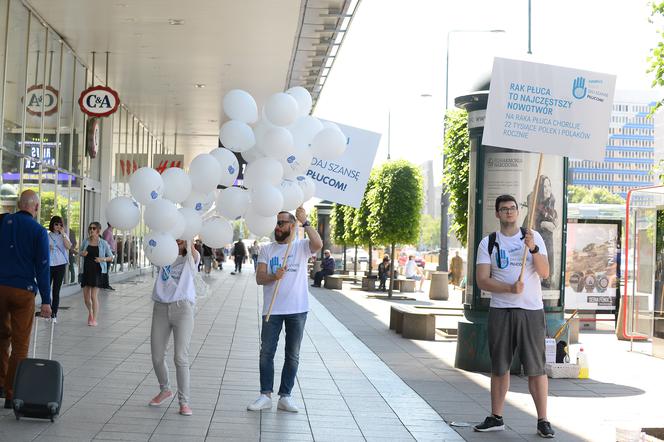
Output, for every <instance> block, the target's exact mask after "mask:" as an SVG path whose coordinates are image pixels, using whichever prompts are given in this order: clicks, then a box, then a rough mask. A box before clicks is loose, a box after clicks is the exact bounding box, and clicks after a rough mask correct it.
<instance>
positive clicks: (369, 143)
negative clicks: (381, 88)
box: [306, 120, 380, 207]
mask: <svg viewBox="0 0 664 442" xmlns="http://www.w3.org/2000/svg"><path fill="white" fill-rule="evenodd" d="M321 121H322V120H321ZM336 124H337V125H338V126H339V128H341V130H342V132H343V133H344V134H345V135H346V140H347V142H346V151H345V152H344V154H343V155H342V156H341V157H340V158H337V159H335V160H323V159H320V158H316V157H314V158H313V159H312V160H311V165H310V166H309V170H307V174H306V175H307V176H308V177H309V178H311V179H313V180H314V183H315V184H316V193H315V194H314V196H316V197H317V198H320V199H322V200H328V201H332V202H333V203H339V204H344V205H346V206H352V207H360V202H361V201H362V197H363V196H364V189H366V187H367V181H368V180H369V174H370V173H371V168H372V167H373V163H374V159H375V158H376V151H377V150H378V143H379V142H380V134H378V133H375V132H370V131H368V130H363V129H358V128H356V127H352V126H346V125H343V124H339V123H336Z"/></svg>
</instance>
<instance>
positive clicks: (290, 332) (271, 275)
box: [247, 207, 323, 413]
mask: <svg viewBox="0 0 664 442" xmlns="http://www.w3.org/2000/svg"><path fill="white" fill-rule="evenodd" d="M296 222H300V224H302V227H304V231H305V232H306V234H307V236H308V237H309V239H299V240H293V243H292V245H291V249H290V252H289V253H288V257H287V259H286V262H285V263H284V262H283V261H284V255H285V254H286V250H287V249H288V241H289V238H291V235H294V232H295V229H296V228H297V225H296ZM274 238H275V239H276V242H273V243H270V244H268V245H267V246H264V247H262V248H261V250H260V254H259V256H258V268H257V270H256V282H257V283H258V285H262V286H263V321H261V322H262V326H263V327H262V330H261V350H260V359H259V368H260V382H261V394H260V396H259V397H258V399H256V400H255V401H254V402H253V403H251V404H249V405H248V406H247V409H248V410H252V411H258V410H264V409H268V408H272V391H273V387H274V354H275V353H276V351H277V343H278V342H279V334H280V333H281V329H282V325H283V327H284V328H285V329H286V348H285V351H286V356H285V360H284V367H283V369H282V370H281V385H280V386H279V396H280V397H279V403H278V405H277V407H278V408H279V409H281V410H285V411H291V412H294V413H296V412H297V411H298V408H297V406H296V405H295V404H294V403H293V400H292V398H291V390H292V389H293V385H294V384H295V375H296V374H297V367H298V364H299V359H300V344H301V343H302V337H303V335H304V324H305V322H306V321H307V312H308V311H309V284H308V281H309V279H308V275H307V262H308V261H309V258H310V257H311V255H313V254H314V253H316V252H317V251H318V250H320V249H321V248H322V247H323V241H322V240H321V238H320V235H319V234H318V232H317V231H316V229H314V228H313V227H311V224H309V221H307V213H306V212H305V211H304V209H303V208H302V207H299V208H298V209H297V210H296V211H295V216H293V214H291V213H289V212H280V213H279V215H277V226H276V227H275V228H274ZM279 280H281V282H280V285H279V291H278V293H276V294H275V295H274V296H276V298H275V301H274V306H273V307H272V312H271V315H270V320H269V321H268V322H265V317H266V315H267V313H268V309H269V306H270V303H271V302H272V296H273V293H274V287H275V284H276V283H277V281H279Z"/></svg>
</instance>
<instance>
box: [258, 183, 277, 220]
mask: <svg viewBox="0 0 664 442" xmlns="http://www.w3.org/2000/svg"><path fill="white" fill-rule="evenodd" d="M283 206H284V197H283V195H282V194H281V191H280V190H279V188H278V187H275V186H272V185H270V184H267V183H261V184H259V185H257V186H255V187H254V188H253V189H252V191H251V211H252V212H255V213H256V214H257V215H260V216H272V215H276V214H277V213H279V212H280V211H281V208H282V207H283Z"/></svg>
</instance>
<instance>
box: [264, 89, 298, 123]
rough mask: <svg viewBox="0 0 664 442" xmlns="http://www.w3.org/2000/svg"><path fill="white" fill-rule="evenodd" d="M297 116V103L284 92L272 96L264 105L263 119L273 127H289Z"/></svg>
mask: <svg viewBox="0 0 664 442" xmlns="http://www.w3.org/2000/svg"><path fill="white" fill-rule="evenodd" d="M297 116H298V106H297V101H295V98H293V97H292V96H291V95H288V94H286V93H284V92H277V93H276V94H273V95H272V96H271V97H270V98H268V100H267V103H265V117H266V118H267V120H268V121H269V122H270V123H272V124H274V125H275V126H289V125H291V124H293V122H294V121H295V119H296V118H297Z"/></svg>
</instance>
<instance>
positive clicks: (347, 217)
mask: <svg viewBox="0 0 664 442" xmlns="http://www.w3.org/2000/svg"><path fill="white" fill-rule="evenodd" d="M341 208H342V210H343V213H344V224H345V225H346V228H345V229H344V236H343V242H344V243H345V244H346V245H348V246H355V245H358V243H357V238H356V237H355V229H353V222H354V221H355V216H357V209H356V208H355V207H351V206H341Z"/></svg>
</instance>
